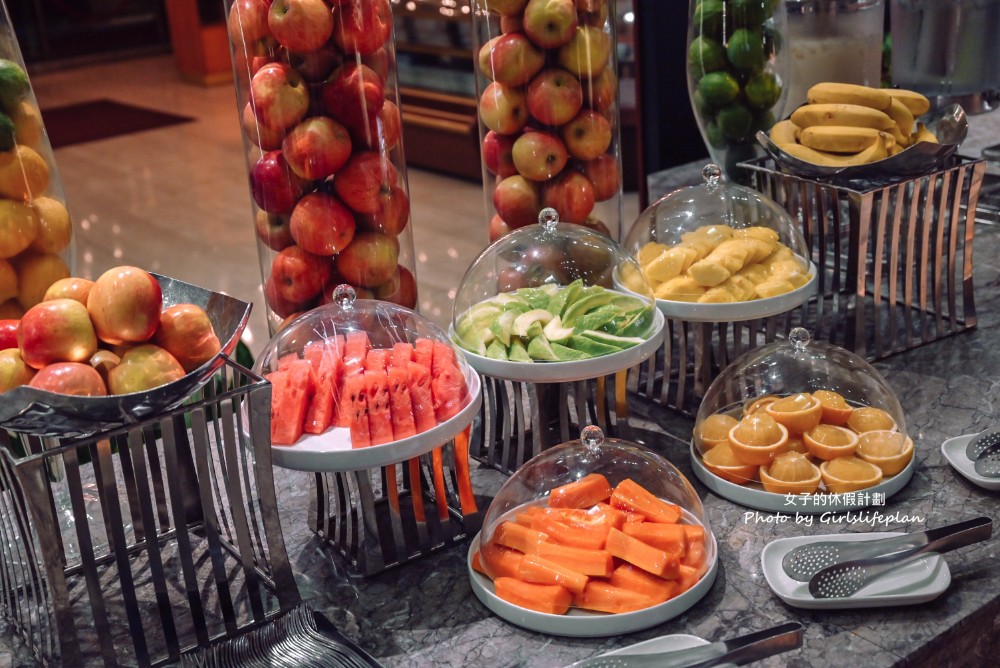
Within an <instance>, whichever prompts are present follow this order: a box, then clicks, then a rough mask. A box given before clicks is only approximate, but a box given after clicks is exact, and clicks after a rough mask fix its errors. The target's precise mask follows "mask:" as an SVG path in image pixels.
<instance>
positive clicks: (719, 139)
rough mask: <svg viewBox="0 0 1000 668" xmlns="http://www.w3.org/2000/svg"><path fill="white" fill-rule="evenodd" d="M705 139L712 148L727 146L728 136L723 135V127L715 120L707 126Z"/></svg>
mask: <svg viewBox="0 0 1000 668" xmlns="http://www.w3.org/2000/svg"><path fill="white" fill-rule="evenodd" d="M705 140H706V141H708V145H709V146H711V147H712V148H725V147H726V138H725V137H724V136H722V129H721V128H720V127H719V124H718V123H716V122H715V121H712V122H710V123H709V124H708V125H706V126H705Z"/></svg>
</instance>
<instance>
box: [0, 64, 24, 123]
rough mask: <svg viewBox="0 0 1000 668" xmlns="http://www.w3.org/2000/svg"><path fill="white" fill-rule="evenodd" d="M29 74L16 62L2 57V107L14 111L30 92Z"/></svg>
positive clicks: (0, 66) (0, 87) (0, 76)
mask: <svg viewBox="0 0 1000 668" xmlns="http://www.w3.org/2000/svg"><path fill="white" fill-rule="evenodd" d="M28 88H29V85H28V75H27V74H25V73H24V70H22V69H21V68H20V67H18V65H17V64H16V63H12V62H11V61H9V60H3V59H0V108H2V109H3V110H4V111H8V112H9V111H12V110H13V109H14V106H15V105H16V104H17V103H18V101H20V99H21V98H22V97H24V95H25V93H27V92H28Z"/></svg>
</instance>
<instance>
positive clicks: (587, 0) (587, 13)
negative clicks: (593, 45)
mask: <svg viewBox="0 0 1000 668" xmlns="http://www.w3.org/2000/svg"><path fill="white" fill-rule="evenodd" d="M582 4H587V5H590V6H591V7H592V9H583V7H581V5H582ZM576 6H577V8H578V9H579V10H580V12H581V13H580V23H585V24H586V25H588V26H594V27H596V28H601V29H603V28H604V27H605V25H607V23H608V5H607V3H606V2H605V1H604V0H583V1H582V2H581V0H577V3H576Z"/></svg>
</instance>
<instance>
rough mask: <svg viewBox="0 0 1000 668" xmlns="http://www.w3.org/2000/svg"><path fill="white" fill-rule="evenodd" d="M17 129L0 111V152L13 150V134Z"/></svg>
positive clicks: (8, 117)
mask: <svg viewBox="0 0 1000 668" xmlns="http://www.w3.org/2000/svg"><path fill="white" fill-rule="evenodd" d="M16 132H17V128H15V127H14V121H12V120H10V116H8V115H7V114H5V113H3V112H2V111H0V151H9V150H11V149H12V148H14V134H15V133H16Z"/></svg>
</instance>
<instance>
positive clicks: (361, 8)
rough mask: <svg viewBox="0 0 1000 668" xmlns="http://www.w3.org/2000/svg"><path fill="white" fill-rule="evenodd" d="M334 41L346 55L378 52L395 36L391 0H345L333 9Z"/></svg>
mask: <svg viewBox="0 0 1000 668" xmlns="http://www.w3.org/2000/svg"><path fill="white" fill-rule="evenodd" d="M333 17H334V22H335V26H334V29H333V41H334V42H336V43H337V46H338V47H340V50H341V51H343V52H344V53H348V54H350V53H357V54H360V55H362V56H364V55H367V54H371V53H375V52H376V51H378V50H379V49H380V48H382V46H383V45H384V44H385V43H386V42H388V41H389V37H390V36H391V35H392V9H391V8H390V7H389V0H345V2H341V3H340V4H338V5H337V6H336V7H334V9H333Z"/></svg>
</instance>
